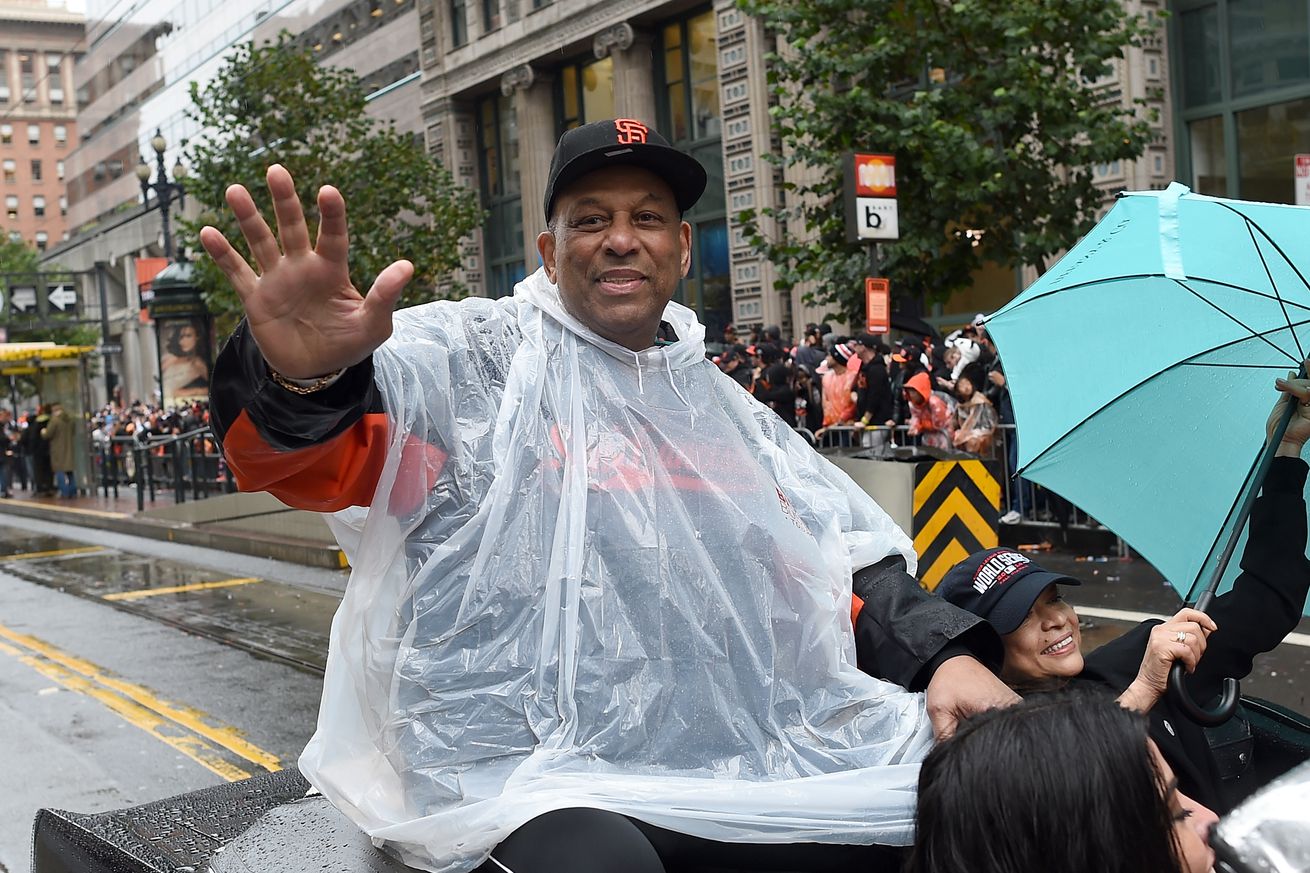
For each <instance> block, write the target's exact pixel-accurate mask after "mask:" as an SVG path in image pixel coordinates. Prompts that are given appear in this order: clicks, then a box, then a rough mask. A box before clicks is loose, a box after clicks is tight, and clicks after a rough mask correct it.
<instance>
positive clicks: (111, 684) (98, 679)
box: [0, 625, 282, 778]
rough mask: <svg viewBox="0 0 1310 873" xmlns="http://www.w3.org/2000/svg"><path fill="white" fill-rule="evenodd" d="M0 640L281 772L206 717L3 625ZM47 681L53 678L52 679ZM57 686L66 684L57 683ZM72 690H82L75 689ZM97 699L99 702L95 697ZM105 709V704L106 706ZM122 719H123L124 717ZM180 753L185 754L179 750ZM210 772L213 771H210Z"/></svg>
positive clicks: (235, 733)
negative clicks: (4, 640) (208, 722)
mask: <svg viewBox="0 0 1310 873" xmlns="http://www.w3.org/2000/svg"><path fill="white" fill-rule="evenodd" d="M0 638H3V639H6V640H8V641H9V642H11V643H14V644H15V645H17V646H19V647H20V648H22V649H26V650H28V651H29V652H32V653H34V654H36V655H39V656H41V657H42V658H44V659H46V661H49V662H52V663H53V664H54V665H57V666H58V667H62V668H64V670H65V671H66V672H68V673H69V674H70V675H73V674H77V675H75V676H74V678H78V676H80V677H81V678H83V679H85V680H89V681H90V683H92V685H91V687H95V686H100V690H101V691H105V692H106V693H110V692H113V693H115V694H114V695H113V696H116V697H120V699H121V698H126V702H131V703H133V704H136V705H137V706H138V707H139V708H141V709H143V710H145V711H148V712H150V713H153V714H154V715H157V716H161V717H162V718H164V719H166V720H167V721H169V722H172V723H173V724H174V725H177V726H179V727H182V728H185V729H186V730H188V731H191V732H192V733H194V734H197V735H198V736H199V737H203V738H204V739H206V740H209V741H210V742H212V743H214V744H215V745H218V746H221V747H222V748H224V749H227V750H228V751H229V752H232V753H233V754H235V755H238V756H240V757H242V758H244V759H245V760H247V761H249V762H250V763H252V764H255V765H257V766H259V767H263V768H264V769H265V770H268V771H270V772H271V771H274V770H280V769H282V763H281V761H279V760H278V759H277V757H276V756H274V755H271V754H269V753H268V752H265V751H264V750H263V749H260V748H259V747H258V746H255V745H254V744H253V743H251V742H249V741H248V740H246V738H245V737H243V736H241V734H240V732H239V731H237V730H236V729H235V728H230V727H214V726H212V725H209V724H206V723H205V721H204V719H205V718H206V716H205V714H204V713H202V712H200V711H199V710H196V709H192V708H191V707H189V706H184V705H181V704H175V703H170V702H168V701H166V700H161V699H160V698H158V697H156V696H155V695H154V694H152V693H151V692H150V691H148V690H146V689H145V688H143V687H141V686H139V685H133V684H132V683H130V682H125V681H123V680H122V679H118V678H117V677H114V676H112V675H110V674H108V673H106V672H104V671H103V670H101V669H100V667H98V666H96V665H95V664H92V663H91V662H90V661H86V660H83V659H82V658H78V657H76V656H75V655H70V654H68V653H67V652H64V651H61V650H60V649H57V648H55V647H54V646H52V645H50V644H49V643H47V642H44V641H42V640H39V639H37V638H36V637H33V636H29V635H28V634H23V633H19V632H17V631H14V630H10V629H9V628H7V627H5V626H4V625H0ZM51 678H55V677H53V676H52V677H51ZM61 684H67V683H63V682H61ZM69 687H71V686H69ZM75 690H82V689H81V688H78V689H75ZM84 693H90V692H84ZM93 696H94V695H93ZM97 699H100V698H99V697H97ZM102 702H104V701H102ZM106 705H109V704H108V703H107V702H106ZM110 708H111V709H113V708H114V707H113V706H111V707H110ZM115 712H118V710H117V709H115ZM121 714H122V713H120V715H121ZM123 717H124V718H127V716H126V715H124V716H123ZM128 720H129V721H132V723H133V724H137V726H138V727H142V725H141V724H138V723H137V722H136V721H133V720H132V719H128ZM142 729H143V730H149V728H146V727H142ZM151 733H154V731H151ZM161 739H162V737H161ZM166 742H167V741H166ZM187 742H189V743H191V744H192V745H194V740H189V741H187ZM169 744H170V745H173V746H175V747H178V748H180V747H179V746H178V744H177V743H174V742H170V743H169ZM184 744H185V743H184ZM182 751H185V750H184V749H183V750H182ZM192 757H194V756H192ZM197 760H199V759H197ZM200 763H202V764H205V766H207V767H208V766H209V764H207V763H205V762H204V761H201V762H200ZM210 769H213V768H212V767H211V768H210ZM215 772H217V771H215ZM238 778H245V777H238Z"/></svg>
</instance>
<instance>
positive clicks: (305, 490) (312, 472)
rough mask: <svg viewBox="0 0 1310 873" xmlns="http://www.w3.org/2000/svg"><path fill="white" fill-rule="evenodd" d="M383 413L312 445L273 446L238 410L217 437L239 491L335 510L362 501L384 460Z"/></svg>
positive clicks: (317, 509) (365, 503)
mask: <svg viewBox="0 0 1310 873" xmlns="http://www.w3.org/2000/svg"><path fill="white" fill-rule="evenodd" d="M387 429H388V428H387V417H386V415H385V414H383V413H380V412H372V413H366V414H365V415H364V416H363V417H362V418H361V419H360V420H359V421H357V422H355V424H353V425H352V426H351V427H350V428H349V429H347V430H345V431H343V432H342V433H341V434H339V435H337V436H335V437H333V438H332V439H330V440H327V441H326V442H323V443H319V444H318V445H314V446H309V447H307V448H303V449H296V450H295V451H289V452H288V451H278V450H277V449H274V448H273V447H272V446H270V445H269V444H268V443H267V442H265V441H264V439H263V437H261V436H260V435H259V431H258V430H256V428H255V425H254V423H253V422H252V421H251V420H250V417H249V415H248V414H247V413H246V412H245V411H242V413H241V414H240V415H239V416H238V417H237V419H236V421H234V422H233V423H232V427H231V428H229V429H228V432H227V434H226V435H225V436H224V438H223V455H224V457H225V458H226V459H227V464H228V466H229V467H230V468H231V469H232V472H233V474H235V476H236V481H237V486H238V487H239V488H240V489H241V490H242V491H267V492H268V493H270V494H272V495H273V496H274V497H276V498H278V499H279V500H281V501H282V502H283V503H285V504H287V505H288V506H294V507H295V508H297V509H308V510H312V511H314V512H336V511H337V510H339V509H345V508H346V507H348V506H368V505H369V504H370V503H371V502H372V501H373V492H374V491H375V490H376V489H377V483H378V477H379V476H380V475H381V473H382V467H383V464H384V463H385V462H386V459H387V448H388V439H387Z"/></svg>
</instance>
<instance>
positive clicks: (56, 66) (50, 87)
mask: <svg viewBox="0 0 1310 873" xmlns="http://www.w3.org/2000/svg"><path fill="white" fill-rule="evenodd" d="M45 64H46V77H45V79H46V90H47V92H48V93H49V94H50V102H51V103H63V102H64V76H63V66H62V65H63V58H62V57H60V56H59V55H46V56H45Z"/></svg>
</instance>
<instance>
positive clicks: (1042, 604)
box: [1001, 583, 1083, 688]
mask: <svg viewBox="0 0 1310 873" xmlns="http://www.w3.org/2000/svg"><path fill="white" fill-rule="evenodd" d="M1001 641H1002V642H1003V643H1004V644H1005V666H1004V667H1003V668H1002V669H1001V679H1003V680H1004V681H1005V682H1006V683H1007V684H1009V685H1012V686H1015V687H1019V688H1022V687H1025V686H1032V685H1038V686H1040V685H1045V684H1049V683H1050V682H1051V681H1052V680H1063V679H1072V678H1073V677H1074V676H1077V675H1078V674H1079V673H1081V672H1082V671H1083V653H1082V641H1083V638H1082V633H1081V632H1080V631H1079V630H1078V614H1077V613H1076V612H1074V611H1073V607H1072V606H1070V605H1069V604H1068V603H1066V602H1065V600H1064V598H1063V597H1061V596H1060V589H1059V587H1058V586H1056V585H1055V584H1054V583H1052V584H1050V585H1047V586H1046V588H1045V590H1043V591H1042V593H1041V594H1040V595H1038V597H1037V600H1036V601H1034V603H1033V605H1032V609H1030V610H1028V617H1027V618H1025V619H1024V620H1023V624H1021V625H1019V627H1018V628H1016V629H1015V630H1014V631H1013V632H1012V633H1008V634H1006V635H1005V636H1003V637H1002V638H1001Z"/></svg>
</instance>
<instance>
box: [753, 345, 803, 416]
mask: <svg viewBox="0 0 1310 873" xmlns="http://www.w3.org/2000/svg"><path fill="white" fill-rule="evenodd" d="M759 352H760V365H761V370H760V376H759V378H758V379H756V380H755V384H754V385H753V386H752V387H751V393H752V394H754V395H755V399H756V400H758V401H760V402H761V403H763V404H764V405H765V406H767V407H769V408H770V409H772V410H773V411H774V412H776V413H778V417H779V418H781V419H782V420H783V421H784V422H786V423H787V426H788V427H795V426H796V386H795V384H793V380H792V376H793V372H792V368H791V367H790V366H788V363H787V359H786V358H785V357H784V356H783V354H782V349H781V348H779V347H778V346H776V345H774V344H773V343H771V342H769V343H764V344H763V345H761V346H760V348H759Z"/></svg>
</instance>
